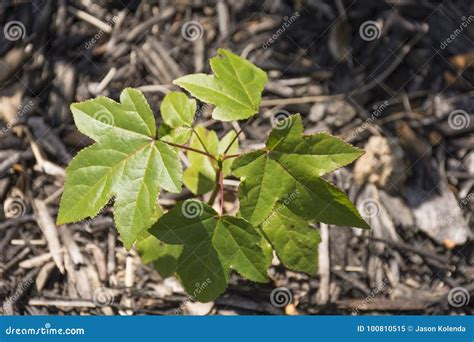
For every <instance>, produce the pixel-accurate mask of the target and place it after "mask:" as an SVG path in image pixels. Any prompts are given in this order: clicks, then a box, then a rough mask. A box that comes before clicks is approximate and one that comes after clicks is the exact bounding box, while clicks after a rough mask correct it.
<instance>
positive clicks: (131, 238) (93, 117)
mask: <svg viewBox="0 0 474 342" xmlns="http://www.w3.org/2000/svg"><path fill="white" fill-rule="evenodd" d="M120 99H121V103H117V102H114V101H112V100H110V99H107V98H104V97H98V98H96V99H93V100H88V101H85V102H81V103H75V104H72V105H71V111H72V113H73V116H74V121H75V123H76V126H77V127H78V128H79V130H80V131H81V132H82V133H83V134H85V135H88V136H89V137H91V138H92V139H94V140H95V141H96V142H97V143H96V144H94V145H92V146H90V147H88V148H85V149H83V150H82V151H80V152H79V153H78V154H77V155H76V157H75V158H74V159H73V161H72V162H71V163H70V165H69V166H68V167H67V168H66V182H65V185H64V192H63V195H62V197H61V203H60V209H59V213H58V219H57V221H58V224H63V223H68V222H75V221H79V220H81V219H84V218H86V217H89V216H90V217H94V216H95V215H97V213H98V212H99V210H100V209H101V208H102V207H104V206H105V205H106V204H107V203H108V201H109V200H110V199H111V198H112V197H115V205H114V208H115V210H114V217H115V222H116V225H117V230H118V231H119V232H120V235H121V237H122V240H123V243H124V245H125V247H127V248H130V247H131V246H132V244H133V243H134V242H135V240H136V239H137V237H138V235H139V234H140V232H142V231H143V230H145V229H146V228H148V226H149V221H150V218H151V217H152V216H153V214H154V213H155V210H156V201H157V199H158V194H159V189H160V188H163V189H165V190H167V191H171V192H180V191H181V178H182V168H181V163H180V160H179V157H178V155H177V153H176V151H174V150H173V149H172V148H170V147H169V146H168V145H166V144H165V143H163V142H161V141H156V140H154V136H155V134H156V127H155V119H154V117H153V113H152V111H151V109H150V107H149V105H148V103H147V102H146V99H145V97H144V96H143V95H142V94H141V92H139V91H138V90H135V89H130V88H127V89H125V90H124V91H123V92H122V94H121V96H120Z"/></svg>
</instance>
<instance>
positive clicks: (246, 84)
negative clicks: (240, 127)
mask: <svg viewBox="0 0 474 342" xmlns="http://www.w3.org/2000/svg"><path fill="white" fill-rule="evenodd" d="M217 52H218V56H217V57H213V58H211V61H210V64H211V69H212V71H213V72H214V75H206V74H192V75H187V76H183V77H181V78H178V79H177V80H175V81H174V82H173V83H175V84H177V85H179V86H180V87H182V88H184V89H186V90H187V91H189V92H190V93H191V94H192V95H193V96H194V97H196V98H197V99H199V100H201V101H203V102H206V103H210V104H213V105H215V106H216V108H215V109H214V111H213V112H212V117H213V118H214V119H216V120H221V121H232V120H241V119H247V118H249V117H251V116H252V115H254V114H256V113H258V107H259V105H260V102H261V99H262V95H261V93H262V91H263V89H264V87H265V84H266V83H267V80H268V79H267V75H266V73H265V72H264V71H263V70H261V69H260V68H258V67H256V66H255V65H253V64H252V63H250V62H249V61H247V60H246V59H244V58H242V57H240V56H237V55H235V54H233V53H231V52H230V51H227V50H224V49H219V50H217Z"/></svg>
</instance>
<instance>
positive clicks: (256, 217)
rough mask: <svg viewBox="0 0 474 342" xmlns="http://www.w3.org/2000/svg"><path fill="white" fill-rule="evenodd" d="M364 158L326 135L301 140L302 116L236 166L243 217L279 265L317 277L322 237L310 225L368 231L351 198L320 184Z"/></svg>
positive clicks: (277, 130)
mask: <svg viewBox="0 0 474 342" xmlns="http://www.w3.org/2000/svg"><path fill="white" fill-rule="evenodd" d="M361 154H362V151H360V150H359V149H357V148H355V147H353V146H350V145H349V144H346V143H345V142H343V141H342V140H340V139H338V138H336V137H333V136H330V135H328V134H326V133H320V134H315V135H308V136H306V135H303V124H302V120H301V117H300V116H299V115H293V116H290V117H289V118H287V119H286V120H285V121H283V122H281V123H280V124H279V126H277V127H276V128H274V129H273V130H272V132H271V133H270V136H269V138H268V140H267V144H266V149H264V150H257V151H254V152H250V153H247V154H244V155H242V156H240V157H239V158H237V159H236V160H235V161H234V163H233V164H232V170H233V173H234V175H236V176H237V177H240V178H241V184H240V188H239V200H240V213H241V215H242V217H243V218H245V219H247V220H248V221H249V222H250V223H251V224H252V225H254V226H257V225H261V227H262V229H263V231H264V233H265V236H266V237H267V239H268V240H269V242H270V243H271V244H272V246H273V248H274V249H275V251H276V253H277V255H278V256H279V258H280V259H281V261H282V262H283V263H284V264H285V265H286V266H287V267H288V268H291V269H294V270H297V271H304V272H307V273H310V274H314V273H315V272H316V268H317V263H316V261H317V258H316V257H315V256H316V255H317V249H316V246H317V244H318V243H319V235H318V232H317V231H316V230H314V229H312V228H309V227H308V223H309V222H310V221H319V222H325V223H330V224H336V225H344V226H354V227H360V228H368V225H367V223H366V222H365V221H364V220H363V219H362V217H361V216H360V214H359V213H358V212H357V210H356V208H355V207H354V205H353V204H352V203H351V201H350V200H349V198H348V197H347V195H346V194H345V193H344V192H342V191H341V190H339V189H338V188H337V187H335V186H333V185H331V184H330V183H328V182H327V181H325V180H323V179H322V178H320V176H321V175H323V174H325V173H327V172H331V171H334V170H335V169H337V168H338V167H341V166H344V165H346V164H348V163H350V162H352V161H353V160H355V159H356V158H358V157H359V156H360V155H361Z"/></svg>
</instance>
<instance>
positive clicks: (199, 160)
mask: <svg viewBox="0 0 474 342" xmlns="http://www.w3.org/2000/svg"><path fill="white" fill-rule="evenodd" d="M197 135H199V138H200V139H199V138H198V137H197ZM235 136H236V133H235V132H234V131H231V132H229V133H227V134H226V135H225V136H224V137H223V138H222V139H221V140H220V141H219V138H218V137H217V134H216V132H214V131H208V130H206V129H205V128H204V127H202V126H201V125H198V126H196V127H195V134H194V135H193V136H192V137H191V140H190V143H189V146H190V147H193V148H195V149H198V150H203V147H202V145H201V141H202V143H204V145H205V146H206V149H207V151H208V152H209V153H210V154H211V155H213V156H214V157H218V156H219V155H221V154H223V153H224V151H225V149H226V148H227V146H228V145H229V144H230V143H231V142H232V140H233V139H234V138H235ZM200 140H201V141H200ZM238 149H239V142H238V140H237V139H235V141H234V142H233V143H232V146H231V147H230V148H229V150H228V151H227V153H228V154H233V153H237V151H238ZM187 155H188V158H189V161H190V163H191V165H190V166H189V167H188V168H187V169H186V170H185V171H184V174H183V183H184V185H185V186H186V187H187V188H188V189H189V190H191V191H192V192H193V193H194V194H196V195H201V194H205V193H206V192H209V191H211V190H212V189H213V188H214V184H215V178H216V169H217V163H216V161H215V160H212V159H210V158H209V157H208V156H205V155H202V154H199V153H196V152H193V151H187ZM231 164H232V160H230V159H227V160H224V161H223V163H222V172H223V174H224V177H225V176H227V175H229V174H230V165H231Z"/></svg>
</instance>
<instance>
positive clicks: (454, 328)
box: [415, 325, 466, 332]
mask: <svg viewBox="0 0 474 342" xmlns="http://www.w3.org/2000/svg"><path fill="white" fill-rule="evenodd" d="M415 332H466V327H464V326H462V325H458V326H451V325H437V326H435V325H430V326H420V325H418V326H417V327H416V328H415Z"/></svg>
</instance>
